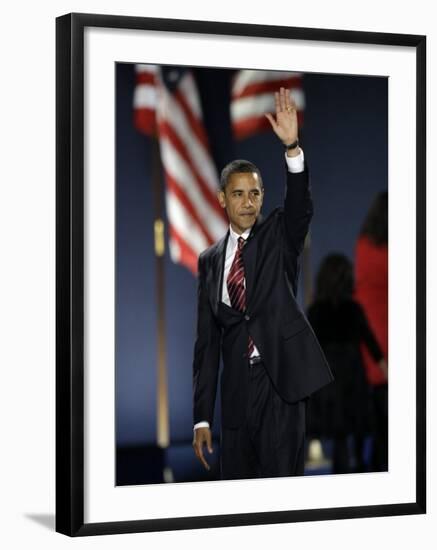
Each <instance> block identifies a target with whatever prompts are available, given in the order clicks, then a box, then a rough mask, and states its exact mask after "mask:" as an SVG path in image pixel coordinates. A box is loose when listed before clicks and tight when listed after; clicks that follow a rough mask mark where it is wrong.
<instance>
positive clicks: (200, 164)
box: [157, 89, 218, 194]
mask: <svg viewBox="0 0 437 550" xmlns="http://www.w3.org/2000/svg"><path fill="white" fill-rule="evenodd" d="M157 115H158V118H159V119H160V120H167V121H168V122H169V124H170V125H171V126H172V128H173V130H174V131H175V132H176V133H177V134H178V135H179V138H180V139H181V141H182V142H183V143H184V144H185V147H186V148H187V149H188V151H189V152H190V155H191V157H192V159H193V164H194V165H195V167H196V170H197V171H198V173H199V174H200V176H201V177H202V179H203V181H204V182H205V184H206V185H207V187H208V188H209V189H210V190H211V191H212V192H213V193H214V194H215V193H216V192H217V189H218V176H217V173H216V170H215V167H214V164H213V162H212V159H211V156H210V154H209V152H208V151H207V150H205V148H204V146H203V144H202V143H201V142H200V141H199V140H198V139H197V137H196V134H195V133H194V132H193V130H192V128H191V125H190V123H189V121H188V120H187V118H186V116H185V114H184V112H183V111H182V109H181V108H180V106H179V104H178V103H177V101H175V100H174V99H173V98H172V97H171V96H170V94H168V93H167V92H166V91H165V90H163V89H161V91H160V93H159V94H158V109H157Z"/></svg>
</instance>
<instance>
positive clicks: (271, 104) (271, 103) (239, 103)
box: [231, 88, 305, 122]
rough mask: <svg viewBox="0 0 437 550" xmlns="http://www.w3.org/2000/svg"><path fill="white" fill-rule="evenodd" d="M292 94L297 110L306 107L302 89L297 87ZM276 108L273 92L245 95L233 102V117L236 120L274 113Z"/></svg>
mask: <svg viewBox="0 0 437 550" xmlns="http://www.w3.org/2000/svg"><path fill="white" fill-rule="evenodd" d="M291 95H292V96H293V99H294V100H295V102H296V107H297V110H298V111H301V110H302V109H303V108H304V107H305V97H304V94H303V92H302V90H301V89H298V88H295V89H293V90H292V91H291ZM275 110H276V109H275V97H274V95H273V94H272V93H271V92H269V93H265V94H256V95H253V96H248V97H243V98H241V99H236V100H233V101H232V102H231V117H232V120H233V121H234V122H236V121H237V122H238V121H239V120H242V119H245V118H247V117H255V116H260V117H263V116H264V113H274V112H275Z"/></svg>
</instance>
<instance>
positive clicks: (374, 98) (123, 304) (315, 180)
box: [115, 64, 388, 446]
mask: <svg viewBox="0 0 437 550" xmlns="http://www.w3.org/2000/svg"><path fill="white" fill-rule="evenodd" d="M116 73H117V75H116V76H117V79H116V85H117V90H116V91H117V102H116V108H117V111H116V125H117V126H116V135H117V141H116V159H117V160H116V174H117V181H116V194H117V197H116V199H117V200H116V328H115V337H116V426H117V428H116V437H117V445H118V446H124V445H142V444H154V443H155V441H156V414H155V408H156V344H155V341H156V331H155V319H156V304H155V279H154V277H155V271H154V251H153V219H152V204H153V203H152V187H151V179H150V178H151V139H150V138H148V137H147V136H144V135H142V134H140V133H139V132H138V131H137V130H136V129H135V128H134V126H133V118H132V98H133V89H134V84H135V80H134V70H133V65H129V64H118V65H117V71H116ZM230 74H231V71H227V70H223V69H222V70H218V69H202V70H199V69H197V70H196V78H197V80H198V84H199V87H200V90H201V93H202V102H203V107H204V113H205V118H206V123H207V125H208V128H209V131H210V134H211V135H212V137H211V140H212V144H213V155H214V158H215V160H216V162H217V164H218V166H219V169H221V168H222V167H223V165H224V164H225V163H226V162H229V161H230V160H232V159H233V158H246V159H248V160H251V161H252V162H254V163H255V164H256V165H257V166H258V167H259V168H260V170H261V173H262V175H263V180H264V185H265V193H266V195H265V201H264V206H263V212H264V213H265V214H266V213H268V212H269V211H270V210H271V209H272V208H274V207H275V206H278V205H279V204H280V203H281V197H282V195H283V184H284V165H283V163H284V158H283V149H282V146H281V144H280V142H279V141H278V139H277V137H276V136H275V134H274V133H273V131H271V132H265V133H262V134H259V135H257V136H255V137H252V138H249V139H247V140H244V141H242V142H240V143H236V144H234V143H232V142H231V141H230V140H229V121H227V120H226V117H224V116H223V113H224V112H226V105H227V104H228V100H229V90H228V86H227V84H228V80H229V76H230ZM387 86H388V82H387V79H385V78H381V77H362V76H354V77H351V76H343V75H323V74H305V75H304V92H305V99H306V108H305V113H304V127H303V129H302V132H301V138H302V144H303V145H302V147H303V149H304V152H305V157H306V159H307V161H308V165H309V168H310V172H311V180H312V189H313V198H314V205H315V214H314V218H313V222H312V226H311V273H312V275H313V277H314V275H315V274H316V271H317V268H318V266H319V264H320V261H321V260H322V258H323V257H324V256H325V255H326V254H327V253H329V252H332V251H341V252H343V253H345V254H347V255H348V256H349V257H350V258H351V259H353V252H354V243H355V239H356V236H357V232H358V230H359V227H360V224H361V222H362V220H363V217H364V215H365V213H366V211H367V209H368V207H369V205H370V203H371V201H372V199H373V197H374V195H375V194H376V193H377V192H379V191H380V190H382V189H386V188H387V162H388V157H387V153H388V148H387V128H388V126H387V125H388V118H387V113H388V109H387V108H388V105H387V97H388V96H387ZM301 283H302V277H301ZM165 293H166V319H167V367H168V383H169V404H170V430H171V432H170V434H171V441H172V443H175V442H180V441H186V440H190V439H191V438H192V403H191V399H192V373H191V368H192V353H193V344H194V334H195V322H196V280H195V278H194V277H193V275H192V274H191V273H190V272H189V271H188V270H187V269H185V268H184V267H182V266H180V265H175V264H173V263H172V262H171V261H170V259H169V256H168V249H167V250H166V258H165ZM301 299H302V288H301V289H300V300H301ZM217 413H218V410H217V409H216V418H217ZM217 427H218V423H217V422H215V434H216V435H217Z"/></svg>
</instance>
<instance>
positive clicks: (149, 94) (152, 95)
mask: <svg viewBox="0 0 437 550" xmlns="http://www.w3.org/2000/svg"><path fill="white" fill-rule="evenodd" d="M134 108H135V109H152V110H155V109H156V88H155V86H153V85H151V84H137V86H136V87H135V92H134Z"/></svg>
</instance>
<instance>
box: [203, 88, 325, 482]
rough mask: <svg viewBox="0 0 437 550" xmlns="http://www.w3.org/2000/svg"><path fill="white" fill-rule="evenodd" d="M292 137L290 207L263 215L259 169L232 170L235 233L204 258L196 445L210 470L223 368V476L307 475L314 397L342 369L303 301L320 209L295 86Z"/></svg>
mask: <svg viewBox="0 0 437 550" xmlns="http://www.w3.org/2000/svg"><path fill="white" fill-rule="evenodd" d="M275 104H276V119H275V118H274V117H273V116H272V115H271V114H270V113H268V114H266V117H267V118H268V119H269V121H270V124H271V125H272V128H273V130H274V132H275V134H276V135H277V136H278V138H279V139H280V141H281V142H282V144H283V146H284V148H285V150H284V157H285V158H284V161H283V162H284V172H285V174H286V178H285V179H286V190H285V197H284V205H283V206H282V207H278V208H276V209H274V210H273V211H272V212H271V213H270V214H269V215H268V216H267V217H265V218H263V217H261V214H260V212H261V206H262V203H263V198H264V184H263V180H262V177H261V174H260V171H259V169H258V168H257V167H256V166H255V165H254V164H252V163H251V162H249V161H245V160H236V161H232V162H230V163H229V164H228V165H227V166H225V167H224V169H223V170H222V173H221V178H220V183H221V188H220V190H219V192H218V200H219V203H220V206H221V207H222V208H224V209H225V211H226V214H227V216H228V219H229V230H228V232H227V233H226V235H225V236H224V237H223V238H222V239H221V240H220V241H219V242H217V243H216V244H214V245H213V246H211V247H209V248H208V249H207V250H206V251H204V252H203V253H202V254H201V255H200V256H199V264H198V267H199V274H198V315H197V337H196V342H195V346H194V361H193V416H194V436H193V448H194V452H195V454H196V456H197V458H198V459H199V460H200V461H201V463H202V464H203V465H204V467H205V468H207V469H209V464H208V462H207V460H206V458H205V456H204V446H206V448H207V449H208V451H209V452H210V453H211V452H213V448H212V441H211V424H212V421H213V415H214V404H215V399H216V391H217V386H218V375H219V364H220V357H222V359H223V369H222V372H221V378H220V382H221V413H222V414H221V426H220V427H221V432H220V473H221V478H222V479H239V478H252V477H253V478H257V477H273V476H294V475H303V473H304V458H305V427H306V408H307V403H308V398H309V396H310V395H311V394H312V393H313V392H314V391H316V390H317V389H319V388H320V387H322V386H324V385H325V384H328V383H330V382H331V381H332V373H331V370H330V369H329V365H328V363H327V362H326V358H325V357H324V355H323V351H322V349H321V347H320V345H319V343H318V342H317V338H316V336H315V335H314V332H313V331H312V329H311V327H310V325H309V323H308V321H307V319H306V317H305V315H304V313H303V312H302V311H301V309H300V307H299V305H298V303H297V301H296V292H297V283H298V273H299V257H300V254H301V252H302V249H303V244H304V240H305V236H306V234H307V232H308V228H309V224H310V220H311V218H312V214H313V204H312V198H311V189H310V185H309V179H308V169H307V167H306V165H305V162H304V157H303V151H302V150H301V149H300V146H299V142H298V127H297V113H296V105H295V103H294V101H293V99H292V97H291V95H290V92H289V90H285V88H281V89H280V91H279V92H276V93H275Z"/></svg>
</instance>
